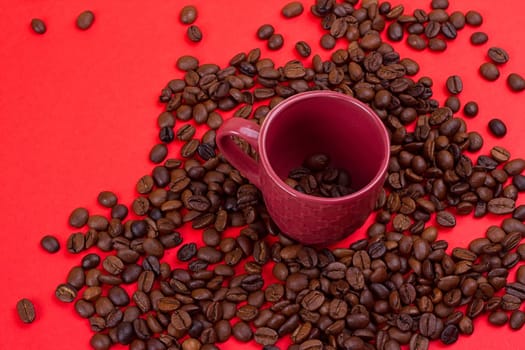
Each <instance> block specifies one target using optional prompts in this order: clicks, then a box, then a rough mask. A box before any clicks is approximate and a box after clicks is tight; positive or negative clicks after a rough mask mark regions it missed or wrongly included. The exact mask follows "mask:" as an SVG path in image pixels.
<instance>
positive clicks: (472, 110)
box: [463, 101, 479, 118]
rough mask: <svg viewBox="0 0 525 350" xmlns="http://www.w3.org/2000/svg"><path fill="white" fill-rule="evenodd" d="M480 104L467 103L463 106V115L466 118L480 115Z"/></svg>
mask: <svg viewBox="0 0 525 350" xmlns="http://www.w3.org/2000/svg"><path fill="white" fill-rule="evenodd" d="M478 111H479V109H478V104H477V103H476V102H474V101H469V102H467V103H465V105H464V106H463V113H464V114H465V116H467V117H471V118H473V117H475V116H477V115H478Z"/></svg>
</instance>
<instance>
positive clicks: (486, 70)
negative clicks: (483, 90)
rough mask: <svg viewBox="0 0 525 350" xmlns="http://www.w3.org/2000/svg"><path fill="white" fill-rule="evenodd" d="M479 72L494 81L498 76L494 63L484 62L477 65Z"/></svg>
mask: <svg viewBox="0 0 525 350" xmlns="http://www.w3.org/2000/svg"><path fill="white" fill-rule="evenodd" d="M479 73H480V74H481V76H482V77H483V78H484V79H486V80H488V81H495V80H497V79H498V78H499V69H498V67H496V65H495V64H494V63H491V62H485V63H483V64H482V65H481V66H480V67H479Z"/></svg>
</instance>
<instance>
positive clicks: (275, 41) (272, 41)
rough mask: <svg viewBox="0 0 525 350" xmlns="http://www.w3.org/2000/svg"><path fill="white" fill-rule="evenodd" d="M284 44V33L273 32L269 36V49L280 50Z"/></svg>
mask: <svg viewBox="0 0 525 350" xmlns="http://www.w3.org/2000/svg"><path fill="white" fill-rule="evenodd" d="M283 45H284V37H283V36H282V34H275V33H274V34H272V35H270V37H269V38H268V43H267V46H268V49H270V50H279V49H280V48H281V47H283Z"/></svg>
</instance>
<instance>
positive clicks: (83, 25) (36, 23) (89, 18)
mask: <svg viewBox="0 0 525 350" xmlns="http://www.w3.org/2000/svg"><path fill="white" fill-rule="evenodd" d="M94 21H95V14H94V13H93V12H92V11H90V10H86V11H83V12H82V13H80V14H79V15H78V16H77V19H76V26H77V28H78V29H81V30H87V29H89V28H90V27H91V26H92V25H93V22H94ZM31 29H32V30H33V32H35V33H37V34H44V33H45V32H46V31H47V26H46V23H45V22H44V20H42V19H40V18H33V19H32V20H31Z"/></svg>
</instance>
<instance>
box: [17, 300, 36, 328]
mask: <svg viewBox="0 0 525 350" xmlns="http://www.w3.org/2000/svg"><path fill="white" fill-rule="evenodd" d="M16 311H17V313H18V317H19V318H20V320H21V321H22V322H24V323H33V321H34V320H35V318H36V313H35V306H34V305H33V303H32V302H31V300H29V299H26V298H24V299H20V300H19V301H18V302H17V303H16Z"/></svg>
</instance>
